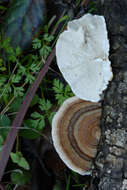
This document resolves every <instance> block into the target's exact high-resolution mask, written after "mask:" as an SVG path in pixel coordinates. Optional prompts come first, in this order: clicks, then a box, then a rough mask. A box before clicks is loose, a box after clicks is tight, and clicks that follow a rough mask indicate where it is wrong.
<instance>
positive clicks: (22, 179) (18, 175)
mask: <svg viewBox="0 0 127 190" xmlns="http://www.w3.org/2000/svg"><path fill="white" fill-rule="evenodd" d="M30 178H31V176H30V173H29V172H26V171H24V172H22V171H21V172H16V171H14V172H12V173H11V181H12V183H13V184H17V185H24V184H25V183H27V182H28V181H29V180H30Z"/></svg>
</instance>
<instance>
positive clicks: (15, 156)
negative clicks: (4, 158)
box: [10, 152, 30, 170]
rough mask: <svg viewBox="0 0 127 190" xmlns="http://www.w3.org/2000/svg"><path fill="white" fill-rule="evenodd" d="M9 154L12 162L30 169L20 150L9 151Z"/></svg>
mask: <svg viewBox="0 0 127 190" xmlns="http://www.w3.org/2000/svg"><path fill="white" fill-rule="evenodd" d="M10 156H11V159H12V161H13V162H14V163H16V164H18V165H19V166H20V167H22V168H24V169H26V170H29V169H30V167H29V164H28V162H27V161H26V159H25V158H24V157H23V156H22V153H21V152H16V153H13V152H11V153H10Z"/></svg>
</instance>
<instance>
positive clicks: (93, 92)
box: [56, 14, 112, 102]
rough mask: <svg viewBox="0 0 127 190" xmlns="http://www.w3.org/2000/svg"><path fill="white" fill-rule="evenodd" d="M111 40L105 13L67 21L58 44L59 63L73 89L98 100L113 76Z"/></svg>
mask: <svg viewBox="0 0 127 190" xmlns="http://www.w3.org/2000/svg"><path fill="white" fill-rule="evenodd" d="M108 56H109V40H108V38H107V29H106V23H105V19H104V17H103V16H98V15H91V14H86V15H84V16H83V17H81V18H80V19H75V20H73V21H71V22H69V23H68V26H67V30H66V31H64V32H63V33H62V34H61V35H60V37H59V39H58V41H57V44H56V57H57V64H58V67H59V69H60V71H61V72H62V74H63V76H64V78H65V80H66V81H67V82H68V83H69V85H70V86H71V88H72V91H73V92H74V94H75V95H76V96H78V97H79V98H81V99H84V100H89V101H93V102H98V101H99V100H100V95H101V94H102V91H103V90H104V89H106V87H107V85H108V82H109V81H110V80H111V79H112V71H111V66H110V61H109V59H108Z"/></svg>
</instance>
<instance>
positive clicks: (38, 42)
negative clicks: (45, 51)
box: [32, 38, 41, 49]
mask: <svg viewBox="0 0 127 190" xmlns="http://www.w3.org/2000/svg"><path fill="white" fill-rule="evenodd" d="M32 45H33V48H34V49H39V48H40V47H41V40H39V39H38V38H35V39H34V40H33V42H32Z"/></svg>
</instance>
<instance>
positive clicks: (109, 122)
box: [91, 0, 127, 190]
mask: <svg viewBox="0 0 127 190" xmlns="http://www.w3.org/2000/svg"><path fill="white" fill-rule="evenodd" d="M99 6H100V7H99V10H100V14H101V15H104V17H105V19H106V23H107V28H108V35H109V40H110V60H111V62H112V68H113V74H114V77H113V80H112V81H111V83H110V84H109V86H108V89H107V90H106V92H105V96H104V101H103V103H102V106H103V111H102V119H101V130H102V137H101V141H100V147H99V151H98V156H97V158H96V160H95V163H96V164H97V166H98V168H99V171H98V175H99V183H98V187H97V185H95V183H93V185H92V188H91V189H92V190H93V189H94V190H95V189H99V190H127V0H99ZM93 181H94V180H93Z"/></svg>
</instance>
